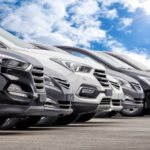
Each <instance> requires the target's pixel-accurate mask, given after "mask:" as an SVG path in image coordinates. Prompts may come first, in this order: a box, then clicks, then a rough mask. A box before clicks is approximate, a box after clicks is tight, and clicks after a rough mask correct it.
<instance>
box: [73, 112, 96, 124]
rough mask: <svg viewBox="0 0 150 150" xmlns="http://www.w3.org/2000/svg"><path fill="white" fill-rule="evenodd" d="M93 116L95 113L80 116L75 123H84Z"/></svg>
mask: <svg viewBox="0 0 150 150" xmlns="http://www.w3.org/2000/svg"><path fill="white" fill-rule="evenodd" d="M94 116H95V113H94V112H93V113H88V114H82V115H80V116H79V118H78V119H77V120H76V121H75V122H86V121H89V120H90V119H92V118H93V117H94Z"/></svg>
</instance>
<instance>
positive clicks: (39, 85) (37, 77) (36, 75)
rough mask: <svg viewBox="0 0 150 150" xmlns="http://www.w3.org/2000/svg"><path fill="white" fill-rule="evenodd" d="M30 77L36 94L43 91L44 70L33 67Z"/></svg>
mask: <svg viewBox="0 0 150 150" xmlns="http://www.w3.org/2000/svg"><path fill="white" fill-rule="evenodd" d="M32 76H33V80H34V84H35V87H36V90H37V92H42V91H43V90H44V69H43V68H42V67H33V68H32Z"/></svg>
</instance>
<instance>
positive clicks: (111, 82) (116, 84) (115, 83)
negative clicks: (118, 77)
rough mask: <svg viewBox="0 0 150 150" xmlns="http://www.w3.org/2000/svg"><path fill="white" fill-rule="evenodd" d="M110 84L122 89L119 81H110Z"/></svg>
mask: <svg viewBox="0 0 150 150" xmlns="http://www.w3.org/2000/svg"><path fill="white" fill-rule="evenodd" d="M109 82H110V84H111V85H112V86H113V87H115V88H116V89H120V85H119V84H118V83H117V82H113V81H109Z"/></svg>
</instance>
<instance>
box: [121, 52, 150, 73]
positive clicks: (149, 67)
mask: <svg viewBox="0 0 150 150" xmlns="http://www.w3.org/2000/svg"><path fill="white" fill-rule="evenodd" d="M121 57H122V58H124V59H125V60H127V61H129V62H130V63H131V64H132V63H134V65H136V66H137V67H138V68H140V69H141V70H150V66H149V65H146V64H144V63H142V62H141V61H137V60H135V59H133V58H131V57H129V56H127V55H121Z"/></svg>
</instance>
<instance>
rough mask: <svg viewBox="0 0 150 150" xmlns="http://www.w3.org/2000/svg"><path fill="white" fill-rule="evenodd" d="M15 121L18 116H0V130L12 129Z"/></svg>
mask: <svg viewBox="0 0 150 150" xmlns="http://www.w3.org/2000/svg"><path fill="white" fill-rule="evenodd" d="M17 121H18V118H7V117H0V130H8V129H12V128H13V127H14V126H15V124H16V123H17Z"/></svg>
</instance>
